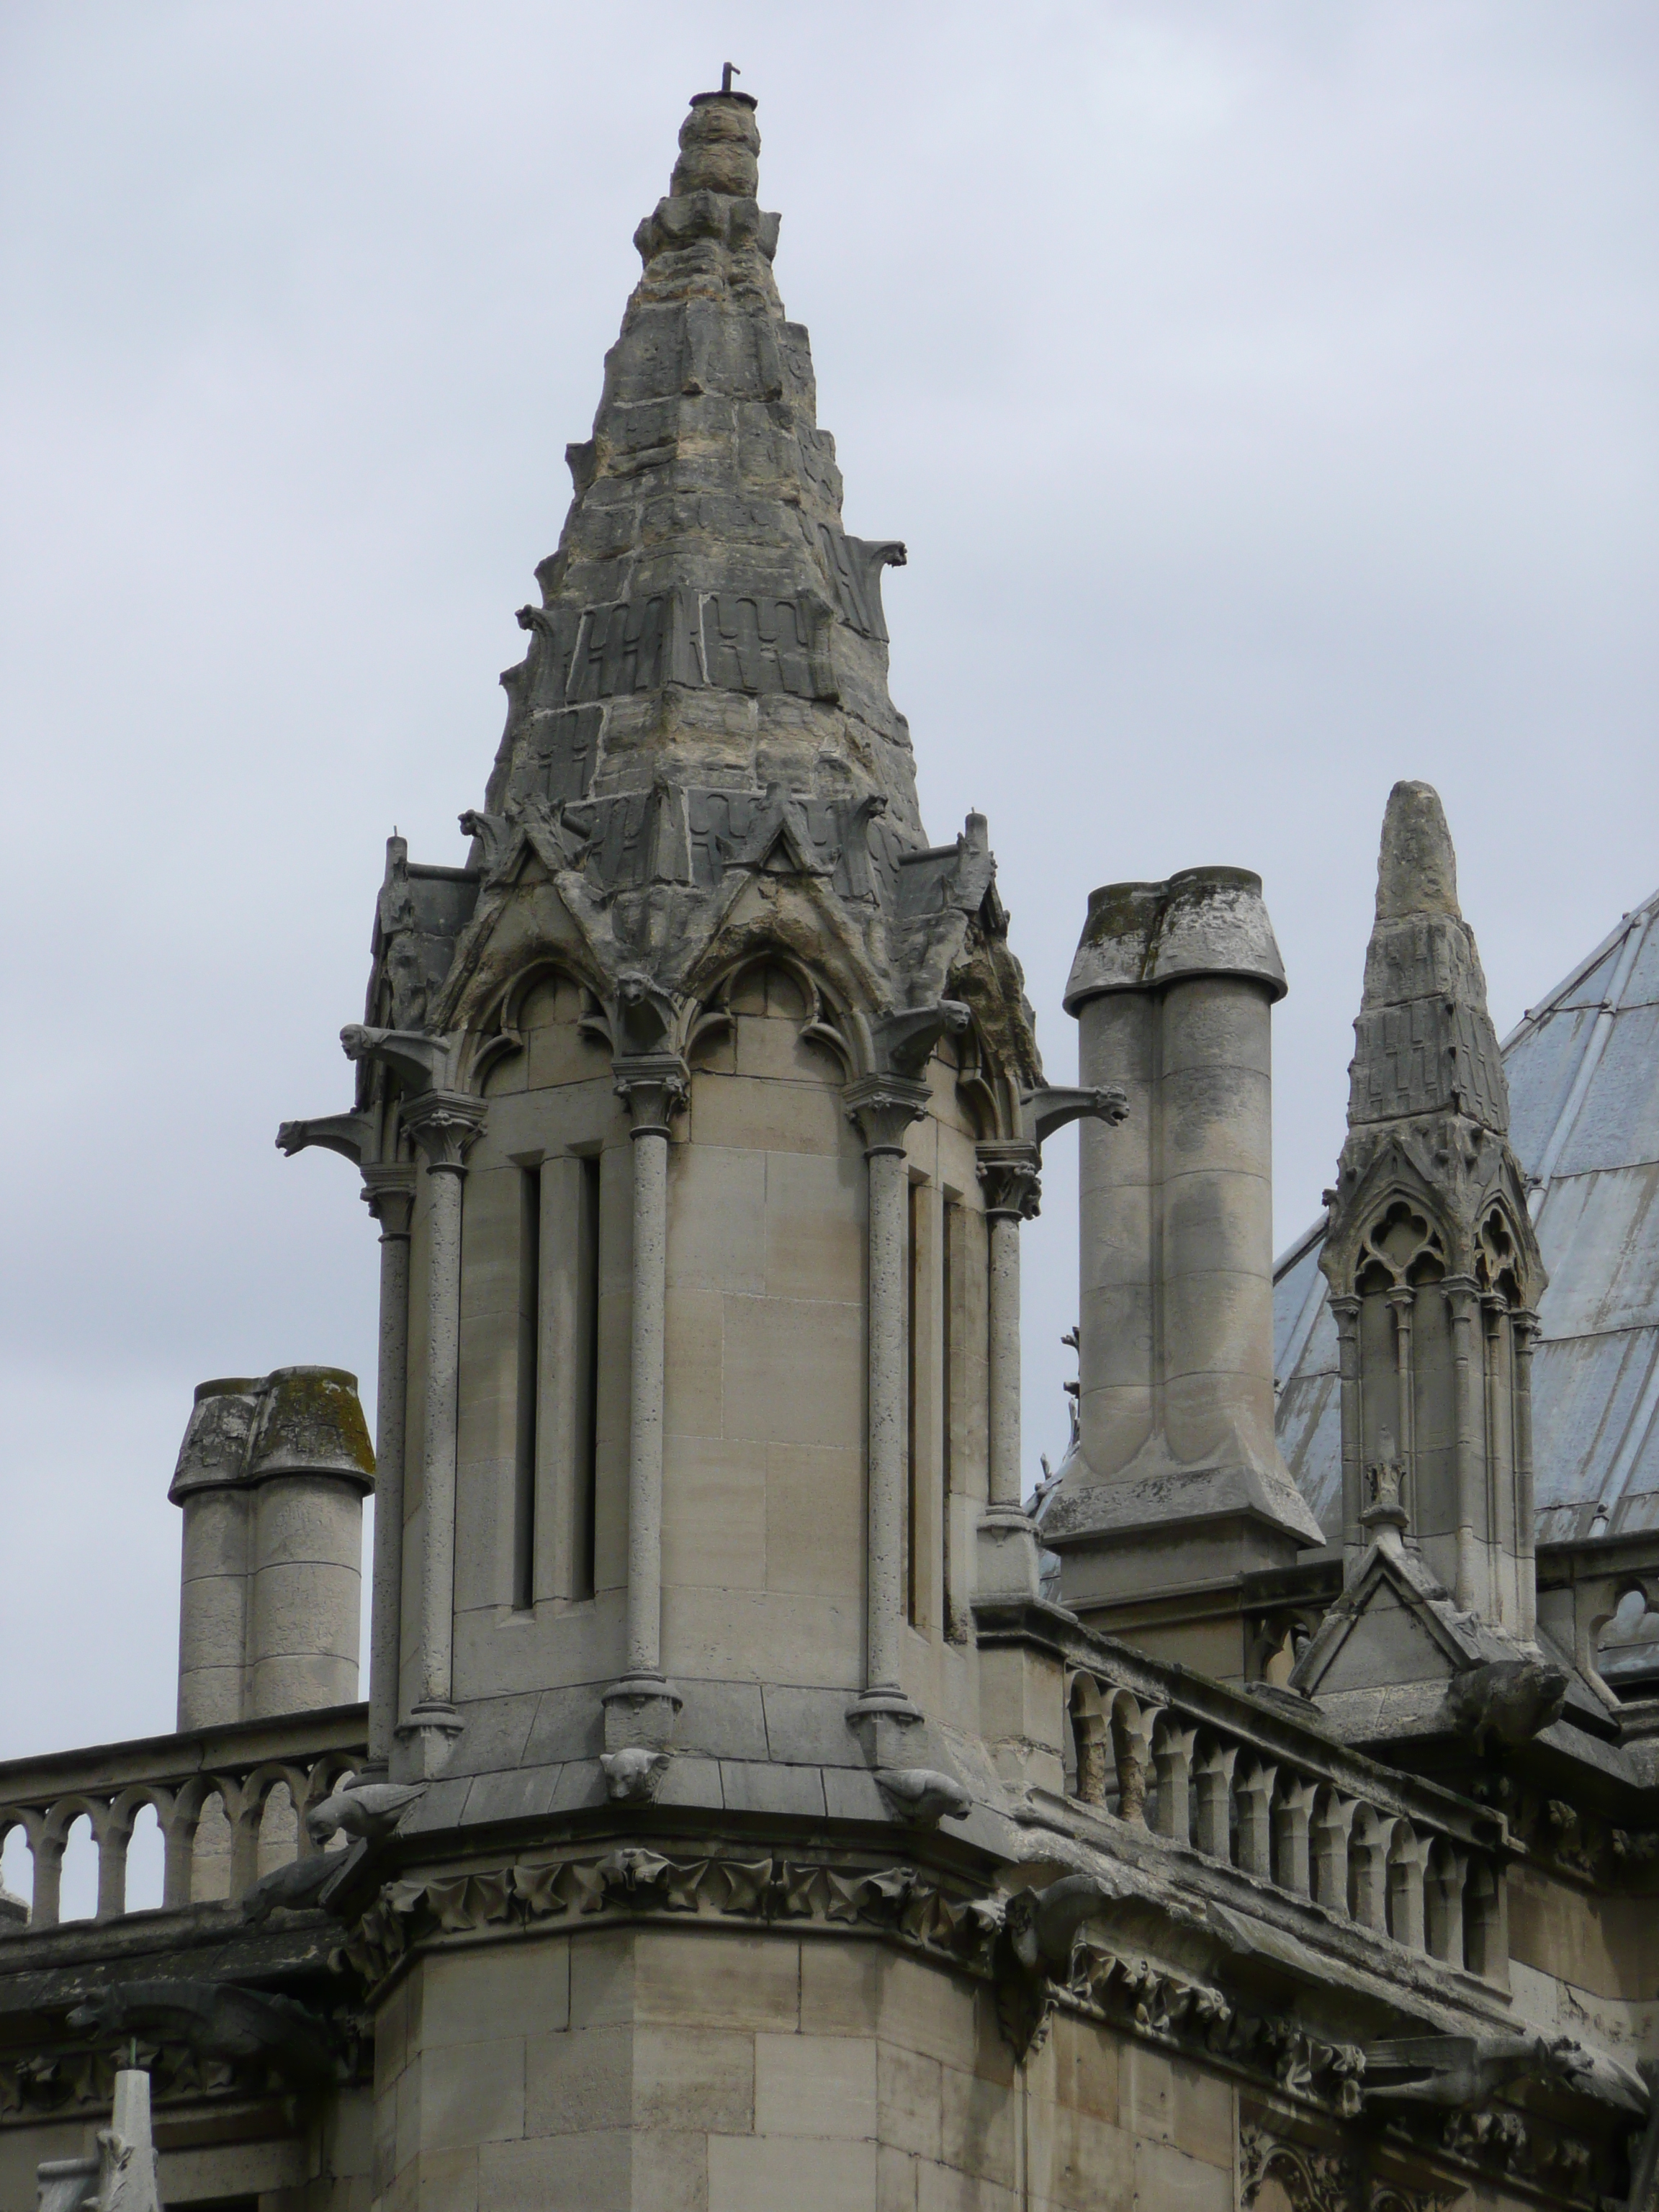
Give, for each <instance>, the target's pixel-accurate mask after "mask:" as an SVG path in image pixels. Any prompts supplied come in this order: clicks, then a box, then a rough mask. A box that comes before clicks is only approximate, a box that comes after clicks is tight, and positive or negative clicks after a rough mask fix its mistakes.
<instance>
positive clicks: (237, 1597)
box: [167, 1376, 259, 1729]
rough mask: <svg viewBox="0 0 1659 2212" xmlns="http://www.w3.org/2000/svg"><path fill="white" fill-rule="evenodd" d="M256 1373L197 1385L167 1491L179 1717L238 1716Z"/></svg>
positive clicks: (211, 1720) (189, 1720) (184, 1723)
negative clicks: (178, 1549)
mask: <svg viewBox="0 0 1659 2212" xmlns="http://www.w3.org/2000/svg"><path fill="white" fill-rule="evenodd" d="M258 1389H259V1383H258V1381H257V1380H255V1379H252V1378H250V1377H247V1376H226V1377H223V1378H222V1379H220V1380H219V1381H217V1382H213V1383H200V1384H198V1385H197V1391H196V1402H195V1404H194V1406H193V1407H192V1408H191V1416H190V1423H189V1425H188V1427H187V1428H186V1429H185V1440H184V1443H182V1444H181V1445H180V1446H179V1464H178V1466H177V1468H175V1469H174V1471H173V1482H172V1486H171V1487H170V1488H169V1490H168V1492H167V1496H168V1497H169V1498H171V1499H172V1500H173V1504H175V1505H177V1506H179V1507H181V1508H182V1510H183V1512H184V1516H185V1528H184V1565H183V1569H182V1572H181V1575H180V1579H179V1727H180V1729H198V1728H215V1727H218V1726H220V1725H222V1723H226V1722H234V1721H239V1720H240V1719H241V1718H242V1686H243V1666H244V1661H245V1658H246V1650H247V1569H248V1524H249V1521H250V1519H251V1517H252V1516H251V1513H250V1510H249V1509H250V1503H251V1501H250V1498H249V1496H248V1492H247V1490H246V1487H245V1486H244V1481H243V1476H244V1473H245V1470H246V1463H247V1442H248V1437H249V1435H250V1433H251V1432H252V1427H253V1420H254V1413H255V1410H256V1407H257V1405H258V1398H257V1395H256V1394H257V1393H258Z"/></svg>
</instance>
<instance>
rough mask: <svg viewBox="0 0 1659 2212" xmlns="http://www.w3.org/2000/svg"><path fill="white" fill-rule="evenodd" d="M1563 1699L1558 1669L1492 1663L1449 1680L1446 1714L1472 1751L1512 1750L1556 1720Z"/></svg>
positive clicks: (1536, 1663)
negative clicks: (1469, 1740)
mask: <svg viewBox="0 0 1659 2212" xmlns="http://www.w3.org/2000/svg"><path fill="white" fill-rule="evenodd" d="M1566 1699H1567V1676H1566V1674H1565V1671H1564V1669H1562V1668H1559V1667H1553V1666H1551V1665H1550V1664H1549V1663H1548V1662H1547V1661H1546V1660H1542V1659H1494V1660H1492V1661H1491V1662H1489V1663H1488V1664H1487V1665H1486V1666H1484V1667H1470V1668H1467V1669H1466V1670H1465V1671H1464V1672H1463V1673H1462V1674H1455V1675H1454V1676H1453V1677H1452V1680H1451V1681H1450V1683H1449V1686H1448V1687H1447V1690H1446V1708H1447V1711H1448V1713H1449V1716H1450V1718H1451V1723H1452V1725H1453V1727H1454V1728H1455V1729H1456V1730H1457V1731H1458V1733H1459V1735H1467V1736H1471V1737H1473V1739H1474V1747H1475V1749H1476V1750H1477V1751H1480V1752H1485V1751H1492V1750H1495V1749H1498V1748H1500V1747H1501V1748H1505V1749H1509V1750H1514V1749H1515V1748H1516V1747H1518V1746H1519V1745H1521V1744H1523V1743H1530V1742H1531V1741H1532V1739H1533V1737H1534V1736H1535V1735H1538V1734H1539V1732H1540V1730H1541V1729H1547V1728H1548V1726H1549V1725H1550V1723H1551V1722H1552V1721H1555V1720H1559V1718H1560V1716H1561V1708H1562V1706H1563V1705H1565V1703H1566Z"/></svg>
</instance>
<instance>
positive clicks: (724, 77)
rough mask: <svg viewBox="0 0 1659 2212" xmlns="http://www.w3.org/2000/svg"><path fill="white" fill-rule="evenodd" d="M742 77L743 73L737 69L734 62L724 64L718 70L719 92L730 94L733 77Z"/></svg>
mask: <svg viewBox="0 0 1659 2212" xmlns="http://www.w3.org/2000/svg"><path fill="white" fill-rule="evenodd" d="M742 75H743V71H742V70H740V69H739V68H738V65H737V64H736V63H735V62H726V64H724V65H723V66H722V68H721V70H720V90H721V91H722V92H730V91H731V89H732V78H733V77H734V76H742Z"/></svg>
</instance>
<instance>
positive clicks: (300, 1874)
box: [242, 1800, 358, 1925]
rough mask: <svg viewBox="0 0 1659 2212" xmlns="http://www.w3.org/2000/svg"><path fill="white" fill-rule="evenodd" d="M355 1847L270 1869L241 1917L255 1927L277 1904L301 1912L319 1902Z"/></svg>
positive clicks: (248, 1895)
mask: <svg viewBox="0 0 1659 2212" xmlns="http://www.w3.org/2000/svg"><path fill="white" fill-rule="evenodd" d="M325 1802H326V1800H325ZM357 1848H358V1847H357V1846H356V1844H353V1845H352V1846H351V1847H350V1849H349V1850H343V1851H313V1854H312V1856H311V1857H309V1858H307V1859H290V1860H289V1863H288V1864H287V1865H286V1866H279V1867H273V1868H272V1869H271V1871H270V1873H269V1874H267V1875H261V1876H260V1878H259V1880H258V1881H256V1882H255V1883H254V1885H253V1887H252V1889H250V1890H248V1891H246V1893H245V1894H244V1896H243V1898H242V1917H243V1918H244V1919H246V1920H252V1922H254V1923H255V1924H256V1925H257V1924H258V1923H259V1922H261V1921H263V1920H265V1919H268V1918H269V1917H270V1914H271V1913H272V1912H273V1911H276V1908H277V1907H278V1906H279V1905H280V1906H282V1907H283V1910H284V1911H289V1912H303V1911H305V1909H306V1907H307V1905H315V1904H316V1903H317V1902H318V1899H319V1897H320V1895H321V1893H322V1892H323V1890H324V1889H325V1887H327V1885H328V1884H329V1883H330V1882H331V1881H333V1879H334V1877H335V1875H337V1874H339V1873H340V1872H341V1871H342V1870H343V1869H344V1867H345V1865H346V1864H347V1863H348V1861H349V1859H350V1858H351V1857H352V1853H353V1851H355V1850H357Z"/></svg>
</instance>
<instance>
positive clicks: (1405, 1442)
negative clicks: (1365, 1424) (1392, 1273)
mask: <svg viewBox="0 0 1659 2212" xmlns="http://www.w3.org/2000/svg"><path fill="white" fill-rule="evenodd" d="M1416 1297H1417V1293H1416V1291H1411V1290H1407V1289H1405V1288H1403V1287H1400V1286H1397V1287H1396V1288H1395V1289H1394V1290H1391V1291H1385V1292H1384V1293H1383V1303H1384V1304H1386V1305H1387V1306H1388V1307H1389V1310H1390V1311H1391V1312H1392V1313H1393V1315H1394V1376H1395V1419H1396V1420H1397V1421H1398V1422H1399V1424H1400V1464H1401V1467H1402V1468H1404V1469H1405V1480H1404V1482H1403V1484H1402V1486H1401V1487H1402V1489H1403V1492H1404V1495H1403V1497H1402V1498H1401V1504H1403V1505H1404V1507H1405V1509H1406V1518H1407V1524H1408V1525H1409V1526H1410V1527H1412V1528H1418V1529H1419V1530H1420V1528H1421V1525H1422V1523H1421V1516H1419V1512H1418V1510H1417V1384H1416V1382H1415V1380H1414V1378H1413V1370H1412V1306H1413V1302H1414V1301H1415V1299H1416Z"/></svg>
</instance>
